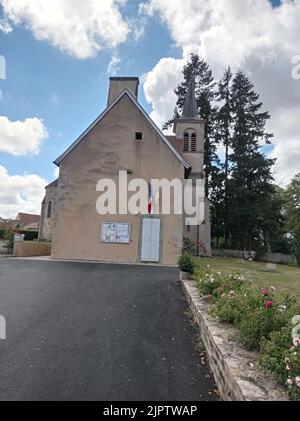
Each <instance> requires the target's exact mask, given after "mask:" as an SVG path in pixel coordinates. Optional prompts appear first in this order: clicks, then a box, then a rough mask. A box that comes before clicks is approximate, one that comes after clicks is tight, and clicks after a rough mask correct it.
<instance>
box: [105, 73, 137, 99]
mask: <svg viewBox="0 0 300 421" xmlns="http://www.w3.org/2000/svg"><path fill="white" fill-rule="evenodd" d="M109 82H110V83H109V91H108V103H107V105H108V106H109V105H110V104H111V103H112V102H114V100H115V99H116V98H117V97H118V96H119V95H120V94H121V93H122V92H123V91H124V89H127V90H128V91H130V93H131V94H132V95H133V96H134V97H135V98H136V99H137V97H138V89H139V83H140V81H139V78H138V77H111V78H109Z"/></svg>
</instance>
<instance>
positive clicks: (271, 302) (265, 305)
mask: <svg viewBox="0 0 300 421" xmlns="http://www.w3.org/2000/svg"><path fill="white" fill-rule="evenodd" d="M264 307H265V308H267V309H268V308H271V307H273V301H266V302H265V304H264Z"/></svg>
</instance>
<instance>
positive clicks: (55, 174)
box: [53, 167, 59, 178]
mask: <svg viewBox="0 0 300 421" xmlns="http://www.w3.org/2000/svg"><path fill="white" fill-rule="evenodd" d="M53 176H54V177H55V178H58V177H59V167H55V168H54V170H53Z"/></svg>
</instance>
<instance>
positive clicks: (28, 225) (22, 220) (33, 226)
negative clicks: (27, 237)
mask: <svg viewBox="0 0 300 421" xmlns="http://www.w3.org/2000/svg"><path fill="white" fill-rule="evenodd" d="M14 224H15V228H17V229H20V230H22V231H37V232H38V231H39V224H40V215H35V214H31V213H22V212H19V213H18V215H17V217H16V219H15V221H14Z"/></svg>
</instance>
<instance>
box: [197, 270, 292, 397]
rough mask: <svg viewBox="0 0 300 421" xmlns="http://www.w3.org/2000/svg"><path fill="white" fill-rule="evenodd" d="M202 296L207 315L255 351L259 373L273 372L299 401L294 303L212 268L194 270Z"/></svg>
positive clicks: (278, 294)
mask: <svg viewBox="0 0 300 421" xmlns="http://www.w3.org/2000/svg"><path fill="white" fill-rule="evenodd" d="M194 279H195V281H196V283H197V288H198V291H199V293H200V295H201V296H206V297H207V299H208V300H209V302H210V314H211V315H212V316H214V317H215V318H218V319H219V320H220V321H221V322H224V323H229V324H232V325H233V326H234V327H235V328H236V332H237V333H236V335H235V340H236V341H237V342H238V343H240V344H241V345H242V346H243V347H244V348H245V349H246V350H248V351H252V350H253V351H257V352H258V353H259V360H258V363H257V367H258V368H259V369H260V370H263V371H266V372H268V373H272V374H273V375H274V376H275V377H276V379H277V381H278V382H279V383H280V384H281V385H283V386H285V387H286V389H287V391H288V394H289V397H290V398H291V399H294V400H300V320H299V319H300V317H295V314H299V313H300V311H299V309H298V308H297V307H296V304H295V300H294V299H293V298H291V297H290V296H288V295H284V296H283V295H281V294H280V292H278V291H276V289H275V288H271V289H270V290H257V289H256V288H255V287H254V286H253V285H252V283H251V281H249V280H246V279H245V278H244V277H242V276H239V275H230V274H222V273H221V272H217V271H215V270H214V269H213V268H211V267H209V266H207V267H204V268H203V267H196V268H194Z"/></svg>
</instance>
